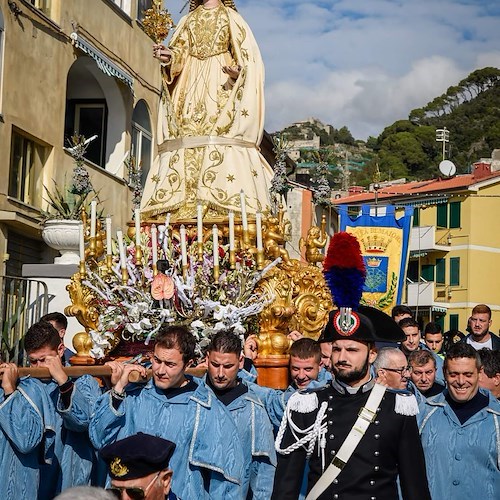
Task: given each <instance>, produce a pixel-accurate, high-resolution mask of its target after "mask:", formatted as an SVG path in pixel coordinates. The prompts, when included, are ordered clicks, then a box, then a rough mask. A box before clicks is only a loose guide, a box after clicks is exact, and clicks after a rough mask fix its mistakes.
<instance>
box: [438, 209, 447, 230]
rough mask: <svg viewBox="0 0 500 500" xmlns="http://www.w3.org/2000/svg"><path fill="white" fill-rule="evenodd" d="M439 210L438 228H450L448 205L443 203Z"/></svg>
mask: <svg viewBox="0 0 500 500" xmlns="http://www.w3.org/2000/svg"><path fill="white" fill-rule="evenodd" d="M436 208H437V221H436V225H437V227H448V204H447V203H442V204H440V205H437V206H436Z"/></svg>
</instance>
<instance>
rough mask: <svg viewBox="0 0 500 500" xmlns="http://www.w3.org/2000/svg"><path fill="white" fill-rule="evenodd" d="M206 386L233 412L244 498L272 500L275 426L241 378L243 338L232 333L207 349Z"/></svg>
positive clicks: (221, 335) (224, 333) (225, 333)
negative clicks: (238, 445) (239, 372)
mask: <svg viewBox="0 0 500 500" xmlns="http://www.w3.org/2000/svg"><path fill="white" fill-rule="evenodd" d="M207 352H208V353H207V376H206V383H207V385H208V386H209V387H210V388H211V389H212V390H213V391H214V393H215V395H216V396H217V398H218V399H219V401H220V402H221V403H222V404H223V405H224V406H226V408H227V409H228V410H229V412H230V414H231V417H232V418H233V420H234V423H235V424H236V428H237V429H238V433H239V435H240V440H241V448H242V451H243V455H244V459H245V481H244V483H243V485H242V495H243V496H242V498H253V499H255V500H259V499H260V500H268V499H269V497H270V496H271V492H272V489H273V481H274V473H275V470H276V451H275V449H274V435H273V427H272V424H271V421H270V420H269V417H268V415H267V412H266V409H265V407H264V404H263V402H262V401H261V400H260V398H259V396H258V395H257V394H256V392H255V391H254V390H253V389H252V387H253V386H254V384H251V385H250V386H247V385H245V384H243V383H242V382H241V380H240V379H239V378H238V370H239V368H240V366H242V365H243V356H242V353H241V341H240V339H239V338H238V337H237V336H236V335H235V334H234V333H232V332H230V331H221V332H218V333H216V334H215V335H214V337H213V338H212V340H211V342H210V345H209V346H208V350H207Z"/></svg>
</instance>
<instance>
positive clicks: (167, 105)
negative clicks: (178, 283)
mask: <svg viewBox="0 0 500 500" xmlns="http://www.w3.org/2000/svg"><path fill="white" fill-rule="evenodd" d="M154 50H155V56H156V57H158V58H159V59H160V61H161V66H162V75H163V88H162V95H161V105H160V113H159V119H158V156H157V158H156V159H155V162H154V164H153V166H152V168H151V170H150V172H149V175H148V179H147V181H146V186H145V189H144V194H143V198H142V204H141V212H142V217H143V218H158V217H159V216H161V214H165V213H167V212H170V213H171V214H172V220H176V219H185V218H194V217H195V216H196V210H197V208H196V207H197V205H198V204H202V205H203V206H204V208H205V213H208V214H212V215H214V216H217V215H219V216H225V215H227V212H228V211H229V210H234V211H235V212H240V211H241V204H240V191H241V190H243V191H244V193H245V198H246V209H247V212H248V213H249V214H254V213H255V212H257V211H266V210H267V209H269V207H270V195H269V186H270V182H271V178H272V176H273V171H272V169H271V167H270V166H269V164H268V163H267V162H266V161H265V159H264V157H263V156H262V155H261V153H260V151H259V144H260V141H261V139H262V134H263V129H264V95H263V86H264V66H263V63H262V59H261V55H260V51H259V48H258V46H257V43H256V42H255V39H254V37H253V34H252V32H251V30H250V28H249V26H248V25H247V23H246V22H245V21H244V20H243V18H242V17H241V15H240V14H238V12H237V11H236V8H235V6H234V3H233V1H232V0H224V1H221V0H191V2H190V12H189V13H188V14H187V15H186V16H185V17H183V18H182V19H181V21H180V22H179V24H178V26H177V28H176V30H175V32H174V34H173V36H172V39H171V41H170V43H169V45H168V48H165V47H163V46H158V45H157V46H155V49H154Z"/></svg>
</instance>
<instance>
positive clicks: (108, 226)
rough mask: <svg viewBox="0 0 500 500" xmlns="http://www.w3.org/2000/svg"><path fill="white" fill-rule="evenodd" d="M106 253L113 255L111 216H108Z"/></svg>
mask: <svg viewBox="0 0 500 500" xmlns="http://www.w3.org/2000/svg"><path fill="white" fill-rule="evenodd" d="M106 255H111V217H110V216H109V215H108V216H107V217H106Z"/></svg>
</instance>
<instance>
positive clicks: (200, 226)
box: [196, 204, 203, 243]
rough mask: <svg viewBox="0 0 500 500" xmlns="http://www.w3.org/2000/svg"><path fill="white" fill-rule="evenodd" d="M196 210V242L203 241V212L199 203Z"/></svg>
mask: <svg viewBox="0 0 500 500" xmlns="http://www.w3.org/2000/svg"><path fill="white" fill-rule="evenodd" d="M196 210H197V215H196V222H197V223H198V227H197V233H198V243H203V214H202V210H203V207H202V206H201V205H200V204H199V205H198V206H197V207H196Z"/></svg>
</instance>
